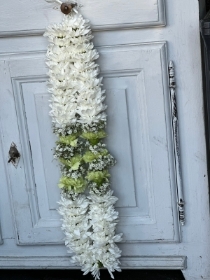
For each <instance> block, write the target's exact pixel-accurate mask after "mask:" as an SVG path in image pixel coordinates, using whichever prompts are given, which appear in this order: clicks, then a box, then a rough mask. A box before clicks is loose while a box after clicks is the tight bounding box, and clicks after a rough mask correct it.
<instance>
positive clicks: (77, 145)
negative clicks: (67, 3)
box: [44, 0, 122, 279]
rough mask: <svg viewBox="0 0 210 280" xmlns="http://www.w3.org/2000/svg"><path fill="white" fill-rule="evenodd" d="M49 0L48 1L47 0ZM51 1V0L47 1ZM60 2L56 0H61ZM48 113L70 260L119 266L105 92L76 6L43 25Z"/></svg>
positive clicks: (96, 268) (94, 267)
mask: <svg viewBox="0 0 210 280" xmlns="http://www.w3.org/2000/svg"><path fill="white" fill-rule="evenodd" d="M48 2H49V0H48ZM51 2H52V1H51ZM60 2H61V1H60ZM44 36H47V37H48V40H49V46H48V50H47V62H46V63H47V65H48V67H49V85H48V91H49V92H50V94H51V100H50V107H51V111H50V115H51V117H52V123H53V132H54V133H55V134H56V135H57V137H58V140H57V142H56V147H55V153H54V157H55V158H56V159H58V160H59V162H60V165H61V173H62V177H61V178H60V182H59V187H60V189H61V200H60V202H59V204H60V207H59V213H60V214H61V215H62V229H63V231H64V233H65V245H66V246H67V247H68V248H69V252H70V253H73V256H72V258H71V259H72V261H73V263H75V264H77V265H80V266H81V269H82V271H83V272H84V274H87V273H89V272H91V273H92V275H93V276H94V277H95V279H100V268H107V269H108V271H109V273H110V275H111V277H112V278H114V276H113V274H112V272H114V271H115V270H117V271H120V266H119V265H120V262H119V257H120V256H121V251H120V249H119V248H118V246H117V245H116V242H120V241H121V239H122V238H121V236H122V235H121V234H116V233H115V229H116V225H117V222H118V212H116V211H115V209H114V204H115V203H116V201H117V198H116V197H114V196H113V195H112V194H113V191H112V190H111V189H110V174H109V171H108V169H109V168H110V167H111V166H113V165H114V164H115V159H114V158H113V156H112V155H111V154H110V153H109V151H108V150H107V148H106V145H105V144H104V143H103V142H102V140H103V139H104V138H105V137H106V132H105V128H106V113H105V110H106V105H105V104H104V103H103V101H104V99H105V91H104V90H103V89H102V78H98V74H99V67H98V65H97V64H96V62H95V60H96V59H97V58H98V57H99V55H98V53H97V51H96V50H95V49H94V46H93V43H92V42H91V40H92V38H93V36H92V34H91V29H90V26H89V24H88V21H87V20H85V19H84V18H83V17H82V15H81V14H79V13H78V12H77V11H76V10H75V8H73V9H72V10H71V12H70V13H69V14H68V15H64V18H63V20H62V22H61V23H59V24H54V25H51V26H49V27H48V28H47V30H46V32H45V34H44Z"/></svg>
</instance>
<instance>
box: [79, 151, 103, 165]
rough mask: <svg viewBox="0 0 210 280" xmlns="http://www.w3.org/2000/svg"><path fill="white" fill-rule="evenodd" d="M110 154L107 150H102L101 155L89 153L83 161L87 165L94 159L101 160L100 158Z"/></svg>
mask: <svg viewBox="0 0 210 280" xmlns="http://www.w3.org/2000/svg"><path fill="white" fill-rule="evenodd" d="M107 154H108V150H107V149H103V150H101V151H100V152H99V153H96V154H94V153H92V152H90V151H87V152H86V153H85V154H84V156H83V159H84V161H85V162H86V163H87V162H92V161H93V160H94V159H97V158H99V157H100V156H105V155H107Z"/></svg>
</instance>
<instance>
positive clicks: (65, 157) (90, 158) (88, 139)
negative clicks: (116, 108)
mask: <svg viewBox="0 0 210 280" xmlns="http://www.w3.org/2000/svg"><path fill="white" fill-rule="evenodd" d="M105 127H106V123H105V122H102V121H101V122H99V123H93V124H91V125H90V124H80V123H76V124H74V125H72V126H66V127H65V128H63V129H61V128H59V129H57V128H54V133H56V135H57V136H58V141H57V142H56V148H55V153H54V157H55V158H57V159H58V160H59V161H60V163H61V171H62V177H61V179H60V182H59V185H58V186H59V187H60V188H61V189H62V190H63V191H64V192H66V193H72V192H74V193H82V192H84V191H85V189H86V187H87V186H88V187H89V188H90V189H91V190H92V191H95V192H97V193H100V191H101V192H102V193H104V192H105V190H106V189H108V187H109V186H110V183H109V178H110V174H109V172H108V168H109V167H111V166H113V165H114V164H115V159H114V158H113V156H112V155H111V154H110V153H109V151H108V150H107V149H106V145H105V144H104V143H101V141H102V139H103V138H105V137H106V132H105Z"/></svg>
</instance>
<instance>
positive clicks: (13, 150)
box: [8, 142, 20, 167]
mask: <svg viewBox="0 0 210 280" xmlns="http://www.w3.org/2000/svg"><path fill="white" fill-rule="evenodd" d="M19 159H20V153H19V151H18V149H17V146H16V145H15V143H14V142H12V144H11V146H10V149H9V160H8V163H9V162H11V163H12V164H13V165H14V166H15V167H17V165H18V162H19Z"/></svg>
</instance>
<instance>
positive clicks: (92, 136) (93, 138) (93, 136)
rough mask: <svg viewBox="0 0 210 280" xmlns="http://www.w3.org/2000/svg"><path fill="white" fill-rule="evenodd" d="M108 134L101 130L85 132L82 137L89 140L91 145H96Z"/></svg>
mask: <svg viewBox="0 0 210 280" xmlns="http://www.w3.org/2000/svg"><path fill="white" fill-rule="evenodd" d="M106 136H107V135H106V132H105V131H104V130H100V131H98V132H83V133H82V137H83V138H85V139H87V140H88V141H89V142H90V144H91V145H96V144H97V143H98V142H99V141H100V139H102V138H105V137H106Z"/></svg>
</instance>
